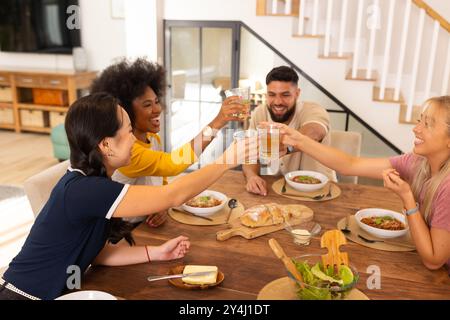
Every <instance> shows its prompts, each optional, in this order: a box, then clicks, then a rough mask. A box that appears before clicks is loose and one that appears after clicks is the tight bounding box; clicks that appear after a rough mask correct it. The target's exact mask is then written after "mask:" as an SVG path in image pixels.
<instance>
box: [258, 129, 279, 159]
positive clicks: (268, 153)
mask: <svg viewBox="0 0 450 320" xmlns="http://www.w3.org/2000/svg"><path fill="white" fill-rule="evenodd" d="M257 131H258V139H259V141H258V145H259V162H260V163H261V164H263V165H268V164H270V163H271V162H272V161H274V160H278V158H279V154H280V129H279V128H277V127H276V126H275V125H273V124H268V125H264V126H261V125H260V126H258V127H257Z"/></svg>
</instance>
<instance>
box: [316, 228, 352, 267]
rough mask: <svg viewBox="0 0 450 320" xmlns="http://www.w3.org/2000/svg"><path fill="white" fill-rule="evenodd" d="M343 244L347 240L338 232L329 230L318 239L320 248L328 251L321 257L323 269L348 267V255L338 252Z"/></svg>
mask: <svg viewBox="0 0 450 320" xmlns="http://www.w3.org/2000/svg"><path fill="white" fill-rule="evenodd" d="M344 244H347V239H346V238H345V236H344V234H343V233H342V232H341V231H339V230H330V231H327V232H325V233H324V234H323V236H322V238H321V239H320V247H321V248H327V249H328V253H327V254H325V255H322V263H323V267H324V268H326V267H327V266H332V267H334V266H336V267H339V266H340V265H341V264H344V265H346V266H348V253H347V252H340V251H339V247H340V246H342V245H344Z"/></svg>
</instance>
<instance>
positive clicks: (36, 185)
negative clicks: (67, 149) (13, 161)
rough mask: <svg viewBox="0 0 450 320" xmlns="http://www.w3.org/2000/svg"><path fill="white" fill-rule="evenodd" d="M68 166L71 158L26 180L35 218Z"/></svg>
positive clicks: (25, 187)
mask: <svg viewBox="0 0 450 320" xmlns="http://www.w3.org/2000/svg"><path fill="white" fill-rule="evenodd" d="M68 167H69V160H66V161H64V162H61V163H58V164H56V165H54V166H53V167H50V168H48V169H46V170H44V171H42V172H39V173H38V174H36V175H34V176H32V177H30V178H28V179H27V180H26V181H25V182H24V189H25V193H26V194H27V197H28V200H29V201H30V204H31V209H32V210H33V213H34V217H35V218H36V217H37V216H38V214H39V212H40V211H41V210H42V208H43V207H44V205H45V203H46V202H47V201H48V199H49V198H50V193H51V192H52V190H53V188H54V187H55V185H56V183H57V182H58V181H59V179H61V177H62V176H63V175H64V174H65V173H66V171H67V168H68Z"/></svg>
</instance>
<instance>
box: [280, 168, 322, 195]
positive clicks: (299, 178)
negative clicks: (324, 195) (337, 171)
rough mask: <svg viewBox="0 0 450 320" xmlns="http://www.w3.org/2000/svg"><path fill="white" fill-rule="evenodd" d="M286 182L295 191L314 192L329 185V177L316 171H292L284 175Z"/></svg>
mask: <svg viewBox="0 0 450 320" xmlns="http://www.w3.org/2000/svg"><path fill="white" fill-rule="evenodd" d="M284 179H286V182H287V183H288V184H289V185H290V186H291V187H292V188H294V189H295V190H297V191H301V192H313V191H317V190H320V189H322V188H323V187H325V185H326V184H327V183H328V180H329V179H328V177H327V176H326V175H324V174H322V173H320V172H316V171H305V170H300V171H291V172H289V173H286V174H285V175H284Z"/></svg>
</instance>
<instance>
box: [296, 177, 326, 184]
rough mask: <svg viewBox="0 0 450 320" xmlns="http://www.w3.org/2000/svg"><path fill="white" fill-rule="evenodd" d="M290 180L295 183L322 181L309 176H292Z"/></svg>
mask: <svg viewBox="0 0 450 320" xmlns="http://www.w3.org/2000/svg"><path fill="white" fill-rule="evenodd" d="M292 181H294V182H297V183H304V184H320V183H322V181H320V180H319V179H317V178H314V177H310V176H295V177H293V178H292Z"/></svg>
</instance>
